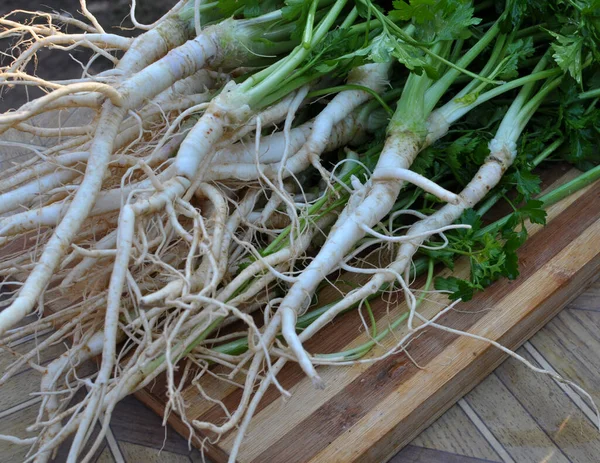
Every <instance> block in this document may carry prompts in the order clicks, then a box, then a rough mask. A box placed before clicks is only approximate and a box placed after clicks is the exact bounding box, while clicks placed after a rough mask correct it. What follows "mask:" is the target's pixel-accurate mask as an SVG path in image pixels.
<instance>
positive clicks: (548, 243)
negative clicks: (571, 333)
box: [141, 172, 600, 463]
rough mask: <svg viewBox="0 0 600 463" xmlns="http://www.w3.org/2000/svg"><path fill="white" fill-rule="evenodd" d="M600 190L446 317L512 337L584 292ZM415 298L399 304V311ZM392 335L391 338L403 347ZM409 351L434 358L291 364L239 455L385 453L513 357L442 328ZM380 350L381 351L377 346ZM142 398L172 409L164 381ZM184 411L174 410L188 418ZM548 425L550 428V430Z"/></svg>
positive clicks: (556, 217) (339, 332)
mask: <svg viewBox="0 0 600 463" xmlns="http://www.w3.org/2000/svg"><path fill="white" fill-rule="evenodd" d="M572 175H574V173H572V172H571V173H568V174H566V175H565V176H563V178H561V179H559V180H557V182H558V183H560V182H564V181H565V180H566V178H568V177H569V176H572ZM599 199H600V183H598V184H596V185H594V186H592V187H590V188H589V189H588V191H586V192H585V193H584V192H580V193H579V194H578V195H574V196H573V197H571V198H569V199H568V200H566V201H564V202H562V203H560V204H558V205H555V206H554V207H552V208H551V209H550V211H549V219H550V220H549V224H548V225H547V226H546V227H544V228H541V227H538V226H534V227H531V228H530V231H531V233H532V234H533V236H532V238H531V239H530V241H529V242H528V243H526V245H525V246H524V247H523V249H522V250H521V252H520V261H521V264H520V265H521V276H520V277H519V278H518V279H517V280H515V281H513V282H509V281H500V282H498V283H496V284H495V285H493V286H492V287H491V288H489V289H488V291H486V292H485V293H484V294H483V295H480V296H479V297H476V298H475V299H474V300H473V301H471V302H469V303H466V304H462V306H461V307H460V312H453V313H451V314H449V315H448V316H447V317H445V318H444V319H443V320H442V324H445V325H448V326H452V327H454V328H457V329H461V330H468V331H469V332H472V333H476V334H479V335H483V336H486V337H489V338H491V339H494V340H499V341H500V342H502V343H503V344H505V345H507V346H508V347H511V348H515V347H517V346H519V345H520V344H521V343H523V342H524V341H525V340H526V339H528V338H529V337H530V336H531V335H532V334H533V333H535V332H536V331H537V330H538V329H539V328H541V327H542V326H543V325H544V324H545V323H547V322H548V320H549V319H550V318H551V317H552V316H553V315H554V314H556V313H557V311H558V310H559V309H560V308H562V307H563V306H564V305H565V304H566V303H568V302H569V301H570V300H571V299H573V298H574V297H575V296H576V295H577V294H578V293H579V292H580V291H581V290H582V289H583V288H584V287H585V284H586V283H587V282H589V281H590V280H591V279H592V278H593V276H594V275H595V274H596V272H597V270H598V268H599V267H600V258H599V256H600V250H599V249H598V247H597V246H594V245H593V243H597V242H599V241H600V206H599V202H598V200H599ZM466 271H467V270H466V267H465V266H464V264H459V265H458V266H457V272H458V274H461V272H462V273H463V274H464V273H465V272H466ZM417 287H418V286H417ZM442 304H443V301H442V299H441V298H436V297H433V298H432V300H431V301H429V303H428V304H425V305H424V306H423V309H422V310H423V312H424V313H425V314H426V315H427V316H432V315H433V314H434V313H436V312H437V311H438V310H440V307H442ZM386 309H387V307H386V305H385V304H384V303H383V302H381V303H379V304H374V311H375V314H376V317H377V318H378V322H379V323H385V321H384V320H385V318H386V316H388V315H386ZM404 310H405V309H404V307H402V305H398V306H397V307H395V308H393V309H392V310H391V311H390V314H389V317H391V318H394V317H395V316H398V314H399V313H401V312H402V311H404ZM359 326H360V323H359V320H358V316H357V315H356V314H355V313H350V314H347V315H346V316H344V317H342V319H341V320H340V321H338V322H336V323H334V324H332V326H331V327H329V328H328V329H327V330H325V332H324V333H323V335H322V336H318V337H317V339H315V340H313V341H312V342H311V343H310V345H309V346H308V348H309V351H311V352H327V351H335V350H340V349H343V348H345V347H347V346H351V345H355V344H357V343H359V342H360V341H361V340H362V339H364V338H363V337H362V335H361V334H360V333H359V331H358V329H357V327H359ZM401 335H402V331H400V332H399V333H398V336H401ZM390 342H391V341H390V340H388V341H387V344H386V345H385V347H386V348H389V347H391V345H390ZM409 353H410V355H411V357H412V358H413V359H414V360H415V361H416V362H417V363H418V364H419V366H420V367H421V368H423V369H420V368H417V367H416V366H415V365H414V364H413V363H412V362H411V360H410V359H409V357H408V356H407V355H406V354H399V355H396V356H392V357H388V358H387V359H385V360H383V361H380V362H378V363H375V364H372V365H371V364H363V365H356V366H353V367H348V368H323V369H321V370H320V371H321V375H322V377H323V379H324V380H325V381H326V383H327V388H326V390H325V391H323V392H320V391H314V390H313V389H312V386H311V385H310V383H309V382H308V381H306V380H305V379H304V377H303V376H302V374H301V372H300V371H299V370H298V368H297V367H295V366H294V365H290V366H289V367H286V369H285V370H284V372H283V374H282V377H281V378H282V385H283V386H284V387H286V388H288V389H289V390H290V391H291V392H292V393H293V398H292V399H291V400H288V401H287V402H285V403H284V402H283V401H282V400H281V398H280V397H279V395H278V393H277V392H276V391H275V390H272V391H270V392H269V394H268V396H267V397H266V400H265V401H264V403H263V404H262V405H261V408H260V410H259V412H258V413H257V415H256V417H255V418H256V419H255V421H254V423H253V424H252V425H251V427H250V429H249V430H248V433H247V436H246V441H245V444H244V445H243V447H242V451H241V454H240V458H239V461H240V462H250V461H252V462H256V463H258V462H264V461H269V462H274V463H277V462H285V463H293V462H298V463H300V462H308V461H311V462H319V461H327V462H336V461H339V462H351V461H371V462H372V461H385V460H386V459H389V458H390V457H391V456H392V455H393V454H394V453H395V452H396V451H397V449H398V448H401V447H402V446H404V445H406V444H407V443H408V442H410V441H411V439H412V438H414V437H415V436H416V435H417V434H418V432H419V431H420V430H422V429H423V428H424V427H425V426H427V425H428V424H430V423H431V422H433V421H434V420H435V419H436V418H437V417H438V416H439V415H440V414H441V413H443V411H445V410H446V409H447V408H448V407H449V406H451V405H452V404H453V403H454V402H455V401H456V400H457V399H458V398H460V397H462V396H463V395H464V394H465V393H466V392H468V391H469V390H470V389H471V388H472V387H474V386H475V385H476V384H477V383H478V382H479V381H481V380H482V379H483V378H485V377H486V376H487V375H488V374H489V373H490V372H491V371H492V370H493V368H494V367H495V366H497V365H498V364H499V363H500V362H501V361H502V360H503V358H504V356H503V355H502V354H501V353H500V351H498V350H496V349H493V348H491V347H490V346H489V345H488V344H486V343H483V342H480V341H476V340H473V339H471V338H465V337H457V336H455V335H451V334H449V333H445V332H444V333H442V332H439V331H437V330H428V331H427V332H425V333H424V334H423V335H421V336H420V337H418V338H417V339H415V340H414V341H413V342H412V343H411V344H410V347H409ZM378 354H381V352H378V353H373V354H371V355H373V356H375V355H378ZM186 392H188V395H186V398H187V399H188V401H190V407H189V409H188V419H195V418H198V417H199V418H201V419H219V417H220V414H219V412H218V410H217V409H216V407H212V408H207V407H206V405H205V404H202V403H195V402H197V400H195V399H194V398H195V397H197V395H195V394H194V393H193V391H191V389H188V390H187V391H186ZM220 394H221V395H219V396H218V398H219V399H222V400H223V402H224V403H225V404H226V405H227V406H228V407H229V408H230V409H233V408H235V406H236V404H237V402H238V401H239V396H240V393H239V391H231V390H225V391H221V392H220ZM141 400H143V401H144V402H146V403H149V404H150V405H151V407H153V408H154V409H155V410H156V411H158V412H161V402H162V400H164V388H163V389H161V385H160V383H159V384H157V385H156V386H155V388H154V389H153V391H144V393H143V395H142V396H141ZM190 412H193V414H190ZM177 421H178V419H177V418H176V417H174V418H173V419H172V422H173V423H174V426H175V427H176V429H177V428H178V426H179V430H181V425H178V424H177ZM541 433H542V434H541V435H545V431H543V430H542V431H541ZM231 442H232V436H226V437H225V438H224V439H223V440H222V441H220V443H219V446H220V450H221V451H220V452H218V453H213V454H211V456H212V457H213V458H214V459H215V460H217V461H223V459H224V457H225V455H224V453H226V452H227V450H228V448H230V445H231ZM547 444H548V447H547V449H545V450H544V451H546V450H548V449H553V450H556V448H557V446H556V444H555V443H554V442H553V441H552V440H549V441H548V442H547ZM487 451H488V452H489V449H488V450H487ZM209 454H210V453H209ZM488 455H489V454H488ZM492 461H493V460H492ZM516 461H519V460H516Z"/></svg>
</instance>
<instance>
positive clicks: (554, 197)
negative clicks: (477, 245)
mask: <svg viewBox="0 0 600 463" xmlns="http://www.w3.org/2000/svg"><path fill="white" fill-rule="evenodd" d="M598 179H600V165H598V166H596V167H594V168H593V169H590V170H588V171H587V172H584V173H582V174H581V175H579V176H578V177H576V178H574V179H573V180H571V181H570V182H567V183H565V184H564V185H561V186H559V187H558V188H556V189H555V190H552V191H551V192H549V193H546V194H545V195H543V196H541V197H539V198H538V199H539V200H540V201H542V204H543V207H550V206H552V205H553V204H556V203H557V202H559V201H561V200H562V199H564V198H566V197H567V196H570V195H572V194H573V193H575V192H576V191H579V190H581V189H582V188H585V187H586V186H588V185H591V184H592V183H594V182H595V181H596V180H598ZM511 216H512V214H509V215H506V216H504V217H502V218H501V219H499V220H497V221H495V222H493V223H491V224H489V225H488V226H486V227H484V228H482V229H480V230H479V231H478V232H477V233H476V234H475V238H478V237H481V236H483V235H485V234H486V233H492V234H494V233H497V232H498V230H500V229H501V228H502V227H503V226H504V225H505V224H506V222H508V221H509V220H510V218H511Z"/></svg>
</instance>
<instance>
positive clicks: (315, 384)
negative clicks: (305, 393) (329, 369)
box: [312, 376, 325, 390]
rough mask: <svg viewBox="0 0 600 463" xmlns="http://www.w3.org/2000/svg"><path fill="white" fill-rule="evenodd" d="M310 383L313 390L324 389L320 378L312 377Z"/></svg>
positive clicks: (323, 383)
mask: <svg viewBox="0 0 600 463" xmlns="http://www.w3.org/2000/svg"><path fill="white" fill-rule="evenodd" d="M312 383H313V387H314V388H315V389H320V390H323V389H325V381H323V380H322V379H321V377H320V376H313V378H312Z"/></svg>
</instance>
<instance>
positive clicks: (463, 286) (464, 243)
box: [424, 200, 546, 301]
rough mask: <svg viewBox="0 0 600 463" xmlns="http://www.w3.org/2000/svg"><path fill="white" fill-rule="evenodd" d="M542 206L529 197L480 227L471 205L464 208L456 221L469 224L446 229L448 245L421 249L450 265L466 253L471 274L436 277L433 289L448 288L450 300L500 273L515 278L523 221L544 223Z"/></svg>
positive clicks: (523, 236) (466, 294)
mask: <svg viewBox="0 0 600 463" xmlns="http://www.w3.org/2000/svg"><path fill="white" fill-rule="evenodd" d="M542 206H543V204H542V202H541V201H537V200H530V201H528V202H527V203H525V204H524V205H523V206H522V207H521V208H519V209H517V210H516V211H514V212H513V213H512V214H510V216H508V219H507V220H505V221H504V222H498V223H499V226H496V227H493V226H492V227H491V229H489V230H486V229H484V228H482V222H481V217H480V216H479V215H478V214H477V213H476V212H475V211H474V210H473V209H469V210H467V211H465V213H464V214H463V216H462V217H461V218H460V219H459V221H458V222H459V223H463V224H468V225H470V226H471V228H470V229H468V230H464V229H463V230H460V229H459V230H454V231H452V232H451V233H447V238H448V240H449V246H448V247H447V248H444V249H441V250H425V251H424V253H425V254H427V255H429V256H430V257H433V258H435V259H437V260H439V261H441V262H443V263H444V264H445V265H447V266H448V267H450V268H453V262H452V257H453V256H466V257H467V258H468V259H469V264H470V268H471V271H470V278H469V280H461V279H459V278H456V277H449V278H437V279H436V281H435V287H436V289H439V290H444V291H450V292H451V294H450V298H451V299H453V300H456V299H458V298H461V299H462V300H464V301H468V300H469V299H471V298H472V297H473V295H474V294H475V293H476V292H477V291H482V290H483V289H485V288H486V287H488V286H489V285H490V284H492V283H493V282H494V281H496V280H498V279H499V278H501V277H507V278H509V279H511V280H513V279H515V278H517V277H518V276H519V269H518V256H517V250H518V249H519V247H521V246H522V245H523V243H524V242H525V240H526V239H527V230H526V228H525V222H526V220H529V221H530V222H532V223H538V224H545V221H546V212H545V211H544V210H543V209H542ZM449 264H450V265H449Z"/></svg>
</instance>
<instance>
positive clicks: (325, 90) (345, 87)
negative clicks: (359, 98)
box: [306, 84, 394, 116]
mask: <svg viewBox="0 0 600 463" xmlns="http://www.w3.org/2000/svg"><path fill="white" fill-rule="evenodd" d="M346 90H362V91H363V92H367V93H369V94H370V95H371V96H372V97H373V98H374V99H375V100H376V101H377V102H378V103H379V104H380V105H381V106H382V107H383V109H385V110H386V112H387V113H388V114H389V115H390V116H391V115H393V114H394V111H393V110H392V108H390V107H389V106H388V105H387V103H386V102H385V101H384V100H383V98H381V96H380V95H379V93H377V92H376V91H375V90H373V89H372V88H369V87H365V86H364V85H356V84H345V85H338V86H336V87H329V88H323V89H321V90H314V91H312V92H310V93H309V94H308V95H306V97H307V98H316V97H319V96H323V95H329V94H331V93H339V92H344V91H346Z"/></svg>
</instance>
